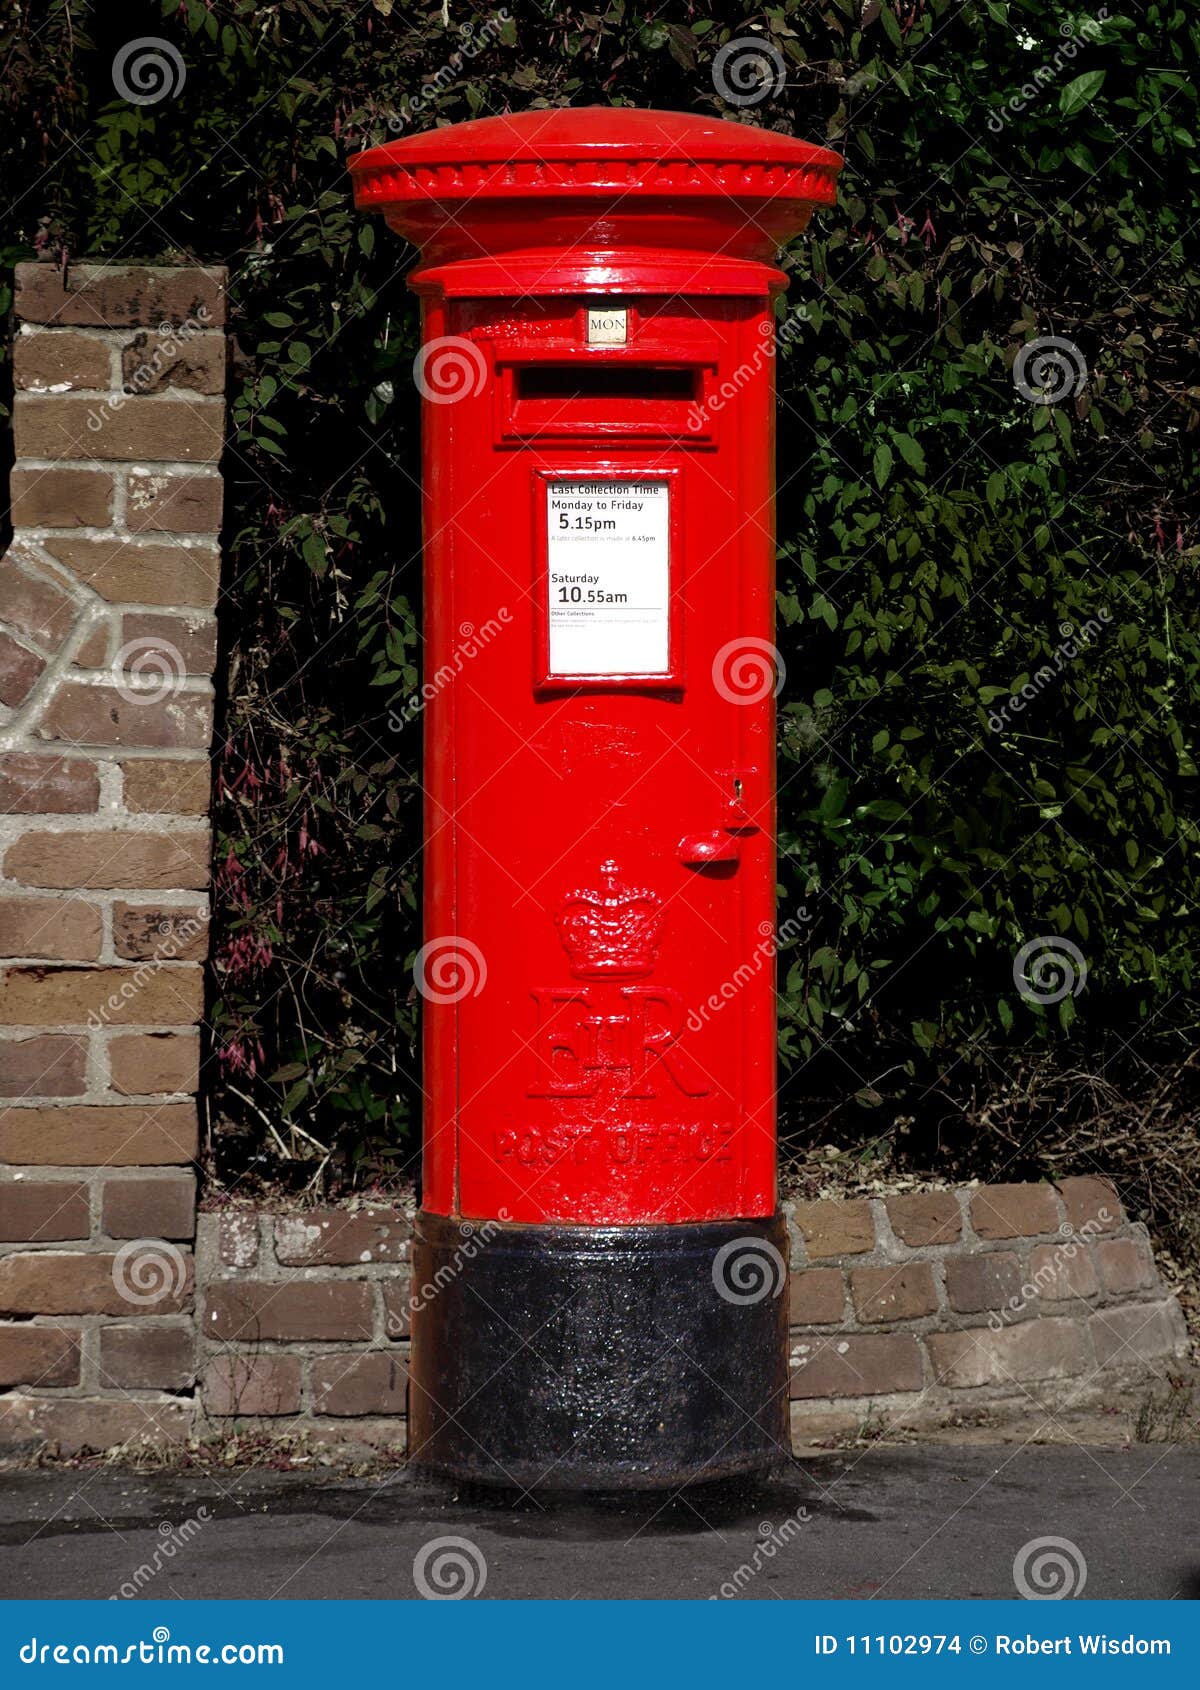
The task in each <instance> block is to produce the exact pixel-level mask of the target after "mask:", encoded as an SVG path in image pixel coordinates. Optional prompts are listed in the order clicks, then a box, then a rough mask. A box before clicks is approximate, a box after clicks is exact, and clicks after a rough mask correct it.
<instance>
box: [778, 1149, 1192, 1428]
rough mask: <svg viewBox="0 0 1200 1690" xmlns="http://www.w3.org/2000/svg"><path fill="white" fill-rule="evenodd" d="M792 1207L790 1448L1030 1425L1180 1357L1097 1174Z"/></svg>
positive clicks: (1168, 1306) (1176, 1316)
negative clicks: (971, 1423) (930, 1430)
mask: <svg viewBox="0 0 1200 1690" xmlns="http://www.w3.org/2000/svg"><path fill="white" fill-rule="evenodd" d="M792 1207H793V1214H792V1220H793V1225H794V1243H795V1253H794V1257H793V1272H792V1276H791V1325H792V1340H791V1341H792V1352H791V1361H792V1369H791V1392H792V1431H793V1436H794V1437H796V1438H800V1439H804V1438H818V1439H819V1438H820V1437H822V1436H826V1435H829V1434H831V1433H832V1434H836V1433H844V1432H847V1431H853V1430H855V1429H856V1428H857V1427H859V1426H861V1425H863V1424H864V1423H867V1424H871V1423H879V1424H884V1425H889V1426H895V1427H899V1426H920V1425H944V1424H948V1423H952V1422H955V1421H959V1420H964V1419H965V1420H970V1419H972V1418H985V1417H986V1418H1016V1419H1019V1420H1022V1421H1032V1422H1034V1423H1036V1422H1038V1421H1039V1420H1044V1419H1046V1417H1047V1416H1050V1417H1051V1418H1052V1417H1053V1416H1054V1415H1055V1414H1057V1413H1059V1412H1061V1411H1062V1410H1063V1409H1069V1408H1077V1407H1086V1406H1091V1405H1093V1404H1095V1403H1098V1402H1101V1401H1103V1400H1105V1399H1106V1398H1107V1397H1110V1396H1111V1394H1112V1392H1113V1391H1114V1389H1115V1388H1116V1387H1117V1386H1119V1385H1122V1384H1127V1385H1129V1386H1130V1387H1131V1388H1133V1389H1137V1388H1138V1387H1139V1386H1141V1387H1144V1385H1145V1383H1146V1381H1148V1380H1150V1379H1153V1378H1154V1377H1156V1376H1157V1375H1159V1374H1161V1373H1163V1372H1164V1371H1165V1370H1166V1369H1167V1368H1168V1367H1169V1366H1171V1365H1172V1364H1173V1363H1175V1362H1177V1361H1178V1360H1180V1359H1182V1358H1183V1356H1184V1354H1185V1352H1186V1344H1187V1335H1186V1331H1185V1328H1184V1322H1183V1316H1182V1314H1181V1312H1180V1308H1179V1304H1178V1303H1177V1302H1176V1300H1175V1298H1174V1297H1172V1296H1168V1295H1167V1293H1166V1291H1165V1289H1164V1287H1163V1284H1162V1281H1161V1279H1160V1277H1159V1274H1158V1271H1157V1269H1156V1267H1155V1264H1154V1258H1153V1255H1152V1254H1151V1250H1150V1245H1149V1241H1148V1239H1147V1236H1146V1229H1145V1227H1143V1226H1141V1225H1139V1224H1136V1223H1134V1222H1132V1221H1130V1220H1129V1218H1128V1216H1127V1215H1126V1213H1125V1210H1124V1208H1123V1207H1122V1204H1121V1201H1120V1199H1119V1197H1118V1196H1117V1194H1116V1192H1115V1190H1114V1189H1113V1187H1112V1185H1111V1184H1110V1183H1109V1182H1108V1181H1107V1180H1103V1179H1098V1178H1093V1177H1090V1176H1084V1177H1078V1178H1072V1179H1064V1180H1063V1181H1062V1182H1061V1183H1060V1184H1059V1185H1058V1186H1053V1185H993V1186H980V1187H977V1188H974V1189H970V1190H959V1191H932V1192H920V1193H914V1194H912V1195H904V1196H894V1197H884V1198H873V1199H869V1200H868V1199H861V1200H844V1199H841V1200H830V1201H825V1202H813V1203H796V1204H794V1205H793V1206H792Z"/></svg>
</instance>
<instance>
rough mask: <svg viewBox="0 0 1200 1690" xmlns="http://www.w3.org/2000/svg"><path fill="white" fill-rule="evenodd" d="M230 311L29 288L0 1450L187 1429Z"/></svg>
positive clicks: (196, 283) (9, 595)
mask: <svg viewBox="0 0 1200 1690" xmlns="http://www.w3.org/2000/svg"><path fill="white" fill-rule="evenodd" d="M224 286H225V277H224V272H223V271H218V270H208V269H200V268H197V267H180V268H173V269H167V268H162V269H157V268H156V269H142V268H137V269H131V268H123V267H115V266H105V265H77V266H73V267H72V269H71V270H70V272H69V273H68V276H67V279H66V284H65V286H64V283H63V279H62V276H61V273H60V272H59V270H58V269H56V268H54V267H52V266H50V265H42V264H27V265H21V266H19V267H18V270H17V294H16V323H15V325H14V327H15V340H14V346H13V354H14V380H15V386H16V390H17V392H16V407H15V437H16V449H17V462H16V467H15V469H14V471H13V477H12V514H13V525H14V529H15V538H14V541H13V545H12V546H11V548H10V549H9V551H8V552H7V553H6V554H5V555H4V557H3V558H0V1094H2V1096H3V1100H4V1101H3V1103H2V1104H0V1393H2V1394H0V1447H3V1446H5V1445H7V1446H8V1447H14V1446H15V1447H23V1446H28V1445H30V1444H36V1443H40V1442H42V1441H50V1442H56V1443H59V1444H61V1445H62V1447H64V1448H72V1447H79V1446H81V1445H85V1444H86V1445H92V1446H105V1445H109V1444H112V1443H120V1442H124V1441H125V1440H127V1439H136V1438H139V1437H141V1436H143V1435H146V1436H150V1437H154V1438H162V1437H164V1436H165V1437H179V1436H181V1435H183V1434H185V1433H186V1430H187V1428H188V1426H189V1424H190V1410H191V1397H190V1395H183V1394H181V1393H190V1392H191V1391H192V1389H193V1385H194V1378H195V1372H194V1360H193V1351H194V1335H193V1331H192V1321H191V1317H190V1313H189V1311H190V1309H191V1306H192V1303H191V1299H192V1259H191V1244H190V1241H191V1240H192V1238H193V1236H194V1231H195V1177H194V1173H193V1171H192V1166H191V1164H192V1162H193V1160H194V1158H195V1156H196V1153H197V1108H196V1097H195V1092H196V1087H197V1080H198V1065H199V1028H198V1023H199V1021H200V1019H201V1014H202V1006H203V973H202V961H203V957H204V955H205V940H206V925H207V914H208V909H207V901H206V897H205V888H206V887H207V885H208V875H209V835H208V828H207V824H206V811H207V808H208V792H209V761H208V748H209V742H210V738H211V733H212V710H213V692H212V683H211V673H212V668H213V662H214V653H215V623H214V620H213V608H214V605H215V603H216V598H217V584H218V570H219V554H218V549H217V539H216V536H217V530H218V528H219V526H220V520H221V481H220V476H219V472H218V469H217V460H218V458H219V457H220V453H221V446H222V438H223V425H224V400H223V397H222V394H223V391H224V378H225V337H224V333H223V328H222V325H223V323H224Z"/></svg>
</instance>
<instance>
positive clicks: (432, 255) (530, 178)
mask: <svg viewBox="0 0 1200 1690" xmlns="http://www.w3.org/2000/svg"><path fill="white" fill-rule="evenodd" d="M841 164H842V161H841V159H840V158H839V156H838V155H837V154H836V153H832V152H829V151H827V150H826V149H825V148H824V147H817V146H813V145H811V144H810V143H809V142H807V141H799V140H796V139H795V138H794V137H793V136H790V135H780V134H777V133H776V132H775V131H774V130H770V129H758V128H755V127H753V126H752V125H750V124H744V123H728V122H724V121H722V120H720V119H718V118H711V117H702V116H697V115H696V114H694V113H688V112H666V111H639V110H631V109H627V108H624V107H616V106H580V107H563V108H559V109H557V110H549V111H527V112H519V113H514V114H512V115H511V116H505V117H486V118H481V119H480V120H478V121H477V122H474V123H460V124H454V125H452V126H450V127H448V128H445V129H431V130H427V131H426V132H425V133H424V134H421V135H413V136H410V137H408V138H407V139H405V140H403V141H391V142H388V143H387V144H386V145H385V146H381V147H372V148H371V149H370V150H369V151H367V152H363V153H359V154H358V155H357V156H356V157H354V158H352V159H351V160H350V170H351V173H352V175H353V178H354V193H355V202H356V204H357V205H358V206H359V208H360V209H361V210H364V211H381V212H383V214H384V215H385V217H386V218H387V221H388V223H389V225H390V226H391V227H392V228H393V229H395V230H396V231H397V232H398V233H399V234H401V235H404V236H405V237H406V238H407V239H408V240H410V241H411V242H412V243H413V244H414V245H415V246H417V247H419V248H420V249H421V254H422V258H423V260H424V263H425V265H426V266H427V267H428V266H431V265H436V266H443V265H448V264H460V263H468V264H470V263H472V261H476V265H477V267H478V261H480V260H490V261H491V263H490V264H488V265H485V266H483V268H485V269H487V270H489V271H490V270H492V269H494V268H495V267H496V266H497V263H498V261H500V260H502V259H503V260H505V261H506V262H505V263H504V265H503V266H502V268H503V270H504V271H506V272H507V276H508V281H507V284H506V285H503V286H501V285H493V286H488V287H486V289H485V291H487V292H504V291H508V292H512V291H514V290H516V291H522V292H523V291H526V290H527V289H528V290H530V291H534V292H536V291H539V287H538V278H539V276H540V275H541V274H543V273H545V274H546V279H547V282H548V283H549V287H548V289H547V291H557V287H556V284H557V285H558V286H561V285H563V282H564V280H565V277H564V275H563V274H562V272H563V267H564V265H566V267H567V268H568V269H569V270H572V271H574V272H575V273H576V274H579V273H581V261H583V260H586V259H587V258H589V257H590V258H594V259H596V260H599V261H601V268H603V260H605V259H607V260H608V261H609V262H610V263H611V261H612V260H613V259H614V258H619V260H620V264H621V269H622V270H623V271H625V270H628V268H629V266H630V265H631V264H633V265H635V266H636V267H637V268H643V267H647V266H648V267H649V268H651V269H654V270H659V271H661V270H663V269H664V267H666V268H667V269H669V270H670V271H671V272H672V274H673V289H672V291H674V289H678V290H679V291H688V290H689V288H690V287H691V286H692V285H693V283H694V282H697V281H698V285H699V291H703V292H717V291H724V290H723V289H722V288H721V287H719V286H718V285H716V284H717V283H718V281H719V278H720V277H721V276H722V275H732V274H733V272H734V271H735V270H736V269H737V267H738V266H739V265H742V266H744V265H745V264H746V263H747V262H748V261H749V263H751V264H752V265H754V266H755V267H757V266H759V265H761V264H763V263H769V262H770V261H771V260H772V259H773V258H774V256H775V254H776V252H777V251H778V250H779V248H780V247H781V246H782V245H783V244H784V243H785V242H786V241H788V240H790V239H791V238H792V236H793V235H796V234H798V233H799V232H800V230H802V229H803V228H804V226H805V225H806V224H807V222H808V220H809V218H810V217H811V215H812V212H813V209H814V207H816V206H818V205H831V204H832V203H833V200H834V196H835V186H834V179H835V177H836V175H837V172H838V171H839V170H840V168H841ZM586 268H587V267H586V264H584V265H583V266H582V269H583V270H586ZM425 274H426V275H428V270H426V271H425ZM501 279H502V278H500V277H498V278H496V280H497V282H499V281H500V280H501ZM663 279H664V281H665V280H666V279H667V278H666V276H665V274H664V278H663ZM758 285H759V286H761V282H759V284H758ZM734 291H739V292H740V291H743V290H742V289H741V288H736V289H735V290H734Z"/></svg>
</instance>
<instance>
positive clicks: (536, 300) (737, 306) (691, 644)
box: [351, 108, 840, 1224]
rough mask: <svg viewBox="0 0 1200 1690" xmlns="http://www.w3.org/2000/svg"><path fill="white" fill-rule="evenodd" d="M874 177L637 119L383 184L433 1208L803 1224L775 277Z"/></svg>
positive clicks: (756, 142)
mask: <svg viewBox="0 0 1200 1690" xmlns="http://www.w3.org/2000/svg"><path fill="white" fill-rule="evenodd" d="M839 164H840V160H839V159H837V157H836V156H835V155H833V154H831V153H827V152H825V151H823V150H822V149H820V148H816V147H811V146H808V145H806V144H804V143H802V142H799V141H795V140H793V139H791V138H790V137H786V136H779V135H775V134H773V133H770V132H767V131H763V130H758V129H753V128H750V127H748V126H744V125H739V124H731V123H721V122H717V121H715V120H711V119H707V118H698V117H690V116H685V115H682V114H677V113H664V112H644V111H638V112H629V111H615V110H608V109H604V108H585V109H582V110H571V111H555V112H530V113H526V114H523V115H522V116H518V117H511V118H491V119H486V120H484V121H482V122H479V123H469V124H463V125H460V126H458V127H455V128H450V129H442V130H435V131H432V132H430V133H428V134H425V135H420V136H416V137H413V138H412V139H410V140H406V141H401V142H396V143H393V144H391V145H389V146H386V147H379V148H375V149H374V150H372V151H371V152H368V153H364V154H362V155H360V156H359V157H358V158H357V159H355V160H353V161H352V166H351V168H352V170H353V172H354V177H355V186H356V194H357V198H358V203H359V205H360V206H362V207H363V208H366V209H379V210H381V211H383V212H384V213H385V214H386V216H387V218H388V221H389V223H391V225H392V226H393V227H394V228H396V229H397V230H398V231H399V232H401V233H403V234H404V235H406V236H407V237H408V238H409V239H411V240H413V241H414V242H415V243H416V244H418V245H419V246H420V247H421V249H422V264H421V266H420V267H419V268H418V269H417V271H416V272H415V274H414V276H413V277H412V278H411V280H412V285H413V286H414V287H416V288H417V290H418V291H419V292H420V293H421V295H422V298H423V306H424V327H423V351H422V358H421V360H420V361H419V366H420V372H421V379H422V381H423V384H424V387H425V391H426V393H427V396H428V402H427V403H426V406H425V416H424V427H425V438H424V481H425V489H424V497H425V517H424V522H425V568H426V577H425V579H426V590H425V664H424V682H425V687H426V695H427V703H426V707H425V734H426V739H425V746H426V791H427V802H426V856H425V888H426V893H425V939H426V944H427V948H428V956H427V957H426V959H425V961H424V963H423V965H422V968H423V979H422V989H423V990H424V991H425V993H426V1003H425V1005H424V1016H425V1035H424V1036H425V1084H426V1093H427V1109H426V1121H425V1157H424V1195H423V1201H424V1206H425V1207H426V1209H429V1210H433V1211H435V1212H438V1213H441V1214H458V1215H462V1216H466V1217H472V1218H484V1217H493V1216H503V1217H505V1218H507V1219H509V1220H511V1221H534V1222H537V1221H559V1222H568V1223H570V1222H577V1223H584V1224H603V1223H637V1222H645V1223H650V1222H683V1221H699V1220H710V1219H720V1218H731V1217H746V1218H751V1217H757V1216H766V1215H769V1214H771V1213H772V1212H773V1211H774V1208H775V1112H774V1089H775V1018H774V1002H775V999H774V965H773V945H772V942H771V935H772V930H773V920H774V889H775V868H774V697H773V687H772V677H771V674H770V672H769V669H768V668H766V666H765V661H766V660H765V657H764V651H765V648H767V647H768V646H769V642H770V641H771V639H772V629H773V605H774V579H773V577H774V532H773V508H772V507H773V367H772V366H773V360H772V345H773V339H772V337H773V316H772V306H771V299H772V295H773V294H774V293H775V292H776V291H777V290H778V289H779V288H780V287H781V286H782V285H783V283H784V278H783V277H782V275H781V274H780V272H778V271H777V270H775V269H774V268H773V267H772V266H771V264H770V262H769V260H770V259H771V258H772V257H773V256H774V252H775V250H776V248H777V246H778V245H779V243H780V242H781V241H783V240H785V239H786V238H788V237H789V236H791V235H792V234H793V233H795V232H796V231H797V230H798V229H800V228H802V227H803V226H804V224H805V223H806V222H807V220H808V217H809V216H810V215H811V211H812V209H813V207H814V205H816V204H820V203H827V202H828V201H830V200H831V199H832V197H833V188H834V176H835V173H836V170H837V168H838V166H839ZM589 311H591V312H599V313H600V314H601V316H606V315H612V316H614V317H615V319H616V323H615V327H616V329H620V328H621V327H623V329H624V339H623V340H614V338H612V336H613V331H614V324H613V323H608V324H607V325H606V324H605V322H602V321H601V322H596V321H591V324H590V327H589V321H590V319H589ZM622 313H623V314H624V315H623V318H622ZM610 529H611V530H612V533H611V534H610V532H609V530H610ZM618 588H619V589H622V591H619V590H617V589H618ZM576 595H578V596H576ZM597 599H598V600H599V601H600V602H599V603H597V602H596V600H597ZM625 601H627V602H625Z"/></svg>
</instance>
